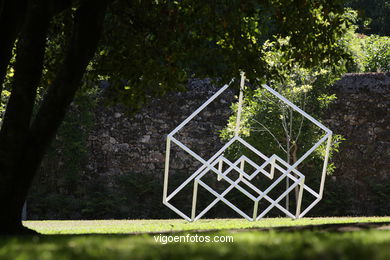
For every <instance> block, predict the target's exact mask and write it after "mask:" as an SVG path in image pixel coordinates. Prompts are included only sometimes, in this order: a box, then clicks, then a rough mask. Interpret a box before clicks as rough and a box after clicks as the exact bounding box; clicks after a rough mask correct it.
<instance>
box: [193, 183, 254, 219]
mask: <svg viewBox="0 0 390 260" xmlns="http://www.w3.org/2000/svg"><path fill="white" fill-rule="evenodd" d="M199 184H200V185H201V186H202V187H203V188H205V189H206V190H208V191H209V192H210V193H212V194H213V195H214V196H215V197H217V198H219V199H220V200H222V201H223V202H224V203H225V204H226V205H228V206H229V207H231V208H232V209H233V210H235V211H236V212H237V213H238V214H240V215H241V216H243V217H244V218H246V219H247V220H249V221H251V218H250V217H249V216H248V215H247V214H245V213H244V212H243V211H242V210H240V209H239V208H237V207H236V206H235V205H233V204H232V203H231V202H230V201H228V200H227V199H225V198H224V197H222V196H221V195H219V194H218V193H217V192H216V191H214V190H213V189H212V188H210V187H209V186H208V185H207V184H205V183H204V182H203V181H199Z"/></svg>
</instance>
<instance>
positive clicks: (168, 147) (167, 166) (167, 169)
mask: <svg viewBox="0 0 390 260" xmlns="http://www.w3.org/2000/svg"><path fill="white" fill-rule="evenodd" d="M170 151H171V140H170V138H169V137H168V138H167V145H166V151H165V170H164V191H163V202H165V201H166V199H167V193H168V173H169V159H170Z"/></svg>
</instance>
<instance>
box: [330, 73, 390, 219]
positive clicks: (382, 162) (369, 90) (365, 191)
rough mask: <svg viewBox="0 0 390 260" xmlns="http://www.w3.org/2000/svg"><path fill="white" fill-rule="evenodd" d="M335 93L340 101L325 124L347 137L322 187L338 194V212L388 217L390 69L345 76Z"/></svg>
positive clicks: (389, 190) (389, 207) (333, 107)
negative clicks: (332, 171)
mask: <svg viewBox="0 0 390 260" xmlns="http://www.w3.org/2000/svg"><path fill="white" fill-rule="evenodd" d="M334 91H335V93H336V94H337V97H338V100H337V101H336V103H335V104H334V105H333V106H332V107H331V110H330V118H329V119H327V120H326V121H325V122H326V124H327V125H329V126H330V128H331V129H332V130H333V131H334V132H335V133H339V134H342V135H343V136H344V137H345V138H346V140H345V141H344V142H343V143H342V145H341V147H340V153H338V154H336V158H335V163H336V166H337V169H336V171H335V173H334V175H333V176H332V177H331V178H328V180H329V181H328V183H327V187H326V190H329V191H330V192H331V193H338V195H337V196H338V201H340V202H341V204H340V207H339V208H342V211H344V212H341V211H340V212H339V213H338V214H348V215H388V214H389V213H390V204H389V203H388V198H389V196H390V73H369V74H347V75H345V76H344V77H343V78H342V79H341V80H340V81H338V82H337V83H336V84H335V86H334ZM325 199H326V195H325ZM335 211H336V212H337V210H335Z"/></svg>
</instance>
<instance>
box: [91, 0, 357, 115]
mask: <svg viewBox="0 0 390 260" xmlns="http://www.w3.org/2000/svg"><path fill="white" fill-rule="evenodd" d="M145 10H148V12H145ZM351 22H352V20H351V17H348V16H345V15H343V7H342V2H341V1H306V0H305V1H301V2H300V4H291V2H290V1H287V0H269V1H263V2H259V1H255V0H251V1H245V2H242V1H239V0H234V1H229V2H228V3H227V2H223V1H222V2H219V1H213V2H212V3H210V2H209V1H205V0H203V1H115V3H114V4H113V5H112V6H111V7H110V10H109V12H108V14H107V17H106V26H105V33H104V34H103V38H102V41H101V45H100V48H99V50H98V52H97V55H96V57H95V59H94V62H93V63H92V64H91V66H90V70H89V73H92V74H94V75H98V77H99V78H100V79H104V80H108V81H109V82H110V86H109V87H108V89H107V91H106V94H107V97H109V98H110V100H111V102H117V101H119V102H122V103H125V104H127V105H128V106H129V107H131V108H133V109H134V110H136V109H137V108H139V107H140V106H141V105H142V104H143V103H144V102H145V101H146V99H147V98H148V97H150V96H155V95H162V94H164V93H166V92H168V91H172V90H182V89H184V85H185V82H186V80H187V78H188V77H200V78H202V77H210V78H218V79H220V80H221V81H223V82H225V81H229V80H230V79H231V78H232V77H234V76H236V75H237V74H238V72H239V71H240V70H244V71H245V72H246V73H247V75H248V76H249V77H251V75H253V76H257V75H259V74H269V73H272V72H273V71H269V70H266V69H265V65H266V64H265V63H264V60H263V59H261V58H260V59H259V57H261V55H262V48H261V46H262V44H263V43H264V42H265V41H267V40H269V39H273V37H274V36H277V37H278V38H279V37H283V38H285V37H288V38H289V39H290V47H291V51H290V54H291V56H292V57H293V58H294V59H297V60H300V61H301V63H302V64H304V65H305V66H311V65H313V64H318V63H319V62H321V63H323V64H332V63H334V62H335V61H337V60H338V59H339V57H344V56H346V55H347V54H346V53H345V51H344V49H343V48H341V47H340V46H339V39H340V36H341V35H342V34H343V33H344V32H345V30H346V28H347V27H348V26H349V25H350V24H351ZM118 28H120V30H118Z"/></svg>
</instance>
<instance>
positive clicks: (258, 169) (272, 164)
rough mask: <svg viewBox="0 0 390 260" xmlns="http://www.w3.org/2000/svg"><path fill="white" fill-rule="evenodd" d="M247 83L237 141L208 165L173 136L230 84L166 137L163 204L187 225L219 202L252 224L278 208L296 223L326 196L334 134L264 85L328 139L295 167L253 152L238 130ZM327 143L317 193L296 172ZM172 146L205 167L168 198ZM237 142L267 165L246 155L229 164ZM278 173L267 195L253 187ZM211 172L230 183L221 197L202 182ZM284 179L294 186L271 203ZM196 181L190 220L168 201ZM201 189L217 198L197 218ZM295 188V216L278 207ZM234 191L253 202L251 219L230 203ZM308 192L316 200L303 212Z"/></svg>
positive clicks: (303, 177) (240, 103) (198, 170)
mask: <svg viewBox="0 0 390 260" xmlns="http://www.w3.org/2000/svg"><path fill="white" fill-rule="evenodd" d="M244 82H245V75H244V73H241V82H240V93H239V100H238V109H237V121H236V129H235V135H234V137H233V138H232V139H231V140H229V141H228V142H227V143H226V144H225V145H224V146H223V147H222V148H221V149H220V150H219V151H217V152H216V153H215V154H214V155H213V156H212V157H211V158H210V159H208V160H207V161H206V160H205V159H203V158H202V157H200V156H199V155H198V154H196V153H195V152H194V151H192V150H191V149H190V148H188V147H187V146H185V145H184V144H183V143H182V142H180V141H179V140H177V139H176V138H175V137H174V136H175V134H176V133H177V132H178V131H179V130H180V129H182V128H183V127H184V126H185V125H186V124H188V122H190V121H191V120H192V119H193V118H194V117H195V116H196V115H198V114H199V113H200V112H201V111H202V110H203V109H204V108H205V107H206V106H208V105H209V104H210V103H211V102H212V101H214V100H215V99H216V98H217V97H218V96H219V95H221V93H222V92H224V91H225V90H226V89H227V88H229V86H230V84H231V83H229V84H227V85H225V86H223V87H222V88H221V89H220V90H219V91H218V92H216V93H215V94H214V95H213V96H212V97H211V98H209V99H208V100H207V101H206V102H205V103H204V104H202V105H201V106H200V107H199V108H198V109H197V110H195V111H194V112H193V113H192V114H191V115H190V116H189V117H188V118H186V119H185V120H184V121H183V122H182V123H181V124H180V125H179V126H177V127H176V128H175V129H174V130H173V131H172V132H171V133H169V134H168V136H167V144H166V158H165V173H164V190H163V203H164V204H165V205H166V206H167V207H169V208H170V209H171V210H173V211H174V212H176V213H177V214H178V215H179V216H181V217H183V218H184V219H185V220H187V221H196V220H198V219H200V218H201V217H202V216H203V215H204V214H206V213H207V212H208V211H209V210H210V209H211V208H212V207H213V206H214V205H215V204H217V203H218V202H219V201H221V202H223V203H225V204H226V205H228V206H229V207H230V208H232V209H233V210H234V211H236V212H237V213H238V214H240V215H241V216H243V217H244V218H246V219H247V220H249V221H255V220H259V219H261V218H262V217H264V216H265V215H266V214H267V213H268V212H269V211H270V210H271V209H272V208H274V207H276V208H278V209H279V210H281V211H282V212H284V213H285V214H286V215H287V216H289V217H291V218H293V219H296V218H301V217H303V216H305V215H306V214H307V213H308V212H309V210H311V209H312V208H313V207H314V206H315V205H316V204H317V203H318V202H319V201H320V200H321V199H322V195H323V192H324V184H325V176H326V169H327V165H328V158H329V149H330V146H331V140H332V131H331V130H329V129H328V128H327V127H325V126H324V125H323V124H321V123H320V122H318V121H317V120H315V119H314V118H313V117H311V116H310V115H308V114H307V113H306V112H304V111H303V110H301V109H300V108H298V107H297V106H296V105H294V104H293V103H291V102H290V101H289V100H287V99H286V98H285V97H283V96H282V95H280V94H279V93H278V92H276V91H275V90H273V89H272V88H270V87H269V86H267V85H264V84H263V85H262V87H263V88H264V89H266V90H267V91H269V92H270V93H271V94H273V95H274V96H276V97H277V98H278V99H280V100H281V101H282V102H284V103H285V104H286V105H288V106H290V107H291V108H292V109H293V110H295V111H296V112H298V113H299V114H301V115H302V116H304V117H305V118H306V119H308V120H310V121H311V122H312V123H314V124H315V125H317V126H318V127H319V128H321V129H322V130H324V131H325V135H324V136H323V137H322V138H321V139H320V140H319V141H318V142H317V143H316V144H314V145H313V147H311V148H310V149H309V150H308V151H307V152H306V153H305V154H304V155H303V156H302V157H301V158H299V159H298V160H297V161H296V162H295V163H294V164H293V165H290V164H288V163H287V162H285V161H284V160H283V159H281V158H280V157H279V156H277V155H276V154H273V155H272V156H270V157H267V156H265V155H264V154H263V153H261V152H260V151H258V150H257V149H256V148H254V147H253V146H252V145H251V144H249V143H248V142H246V141H245V140H243V139H242V138H241V137H240V136H239V129H240V121H241V112H242V103H243V87H244ZM325 141H326V142H327V143H326V150H325V158H324V163H323V168H322V174H321V182H320V187H319V190H318V192H316V191H315V190H314V189H312V188H310V187H309V186H308V185H307V184H306V183H305V176H304V175H303V174H302V173H300V172H299V171H298V170H297V166H298V165H299V164H300V163H301V162H302V161H303V160H305V159H306V158H307V157H308V156H309V155H310V154H311V153H312V152H313V151H314V150H315V149H317V148H318V147H319V146H320V145H321V144H322V143H324V142H325ZM171 142H173V143H175V144H176V145H178V146H179V147H180V148H181V149H183V150H184V151H186V152H187V153H188V154H190V155H191V156H192V157H194V158H195V159H196V160H198V161H199V162H201V163H202V166H200V167H199V168H198V169H197V170H196V171H195V172H194V173H193V174H192V175H191V176H189V177H188V178H187V179H186V180H185V181H184V182H183V183H182V184H181V185H180V186H179V187H177V188H176V189H175V190H174V191H173V192H171V193H170V194H168V178H169V162H170V150H171ZM234 142H240V143H241V144H242V145H244V146H245V147H247V148H248V149H249V150H251V151H252V152H253V153H254V154H256V155H257V156H259V157H261V158H262V159H263V160H265V162H264V163H263V164H261V165H258V164H256V163H255V162H253V161H252V160H250V159H249V158H248V157H246V156H245V155H242V156H241V157H240V158H239V159H238V160H236V161H235V162H231V161H229V160H228V159H227V158H225V157H224V155H223V153H224V151H225V150H226V149H227V148H228V147H229V146H230V145H232V144H233V143H234ZM223 164H226V165H227V166H228V168H227V169H226V170H224V171H223V170H222V169H223V167H222V166H223ZM245 164H249V165H251V168H252V169H255V170H254V171H253V172H252V173H248V172H246V171H245V170H244V169H245ZM267 166H269V168H270V170H269V172H268V171H266V170H265V168H266V167H267ZM275 169H277V170H278V171H280V172H281V175H280V176H279V177H278V178H277V179H276V180H274V181H273V183H272V184H271V185H270V186H269V187H268V188H267V189H265V190H264V191H262V190H260V189H259V188H258V187H256V186H255V185H253V184H252V183H251V180H252V179H253V178H254V177H255V176H256V175H258V174H263V175H265V176H266V177H268V178H269V179H273V178H274V171H275ZM233 170H234V171H236V172H238V173H239V177H238V178H237V179H236V180H232V179H231V178H229V176H228V174H229V172H231V171H233ZM208 172H213V173H215V174H216V175H217V178H218V180H219V181H220V180H225V181H227V182H228V183H229V184H230V186H229V187H228V188H226V189H225V190H224V191H223V192H222V193H218V192H217V191H215V190H214V189H212V188H211V187H210V186H209V185H207V184H206V183H205V182H203V181H202V177H203V176H204V175H206V173H208ZM284 178H289V180H291V181H292V184H291V185H290V186H289V187H288V188H287V189H286V190H285V191H284V193H282V194H281V195H280V196H279V197H278V198H277V199H275V200H274V199H272V198H270V197H269V196H268V193H269V192H270V191H271V190H272V189H273V188H274V187H275V186H276V185H277V184H278V183H280V182H281V181H282V180H283V179H284ZM192 181H194V188H193V199H192V212H191V216H187V215H186V214H184V213H183V212H182V211H180V210H179V209H178V208H176V207H175V206H173V205H172V204H171V203H170V202H169V201H170V200H171V199H172V198H173V197H174V196H175V195H176V194H177V193H178V192H179V191H181V190H182V189H183V188H184V187H185V186H186V185H188V184H189V183H191V182H192ZM240 183H243V184H245V186H246V187H249V188H250V189H251V190H252V192H254V193H255V194H257V196H254V195H253V194H252V193H250V192H248V191H247V190H246V189H244V188H243V187H242V186H240ZM199 185H201V186H202V187H203V188H205V189H206V190H207V191H209V192H210V193H211V194H212V195H214V196H215V197H216V198H215V199H214V200H213V201H212V202H211V203H210V204H209V205H208V206H207V207H206V208H205V209H204V210H203V211H201V212H200V213H199V214H196V205H197V197H198V186H199ZM296 187H299V192H298V198H297V203H296V208H295V212H290V211H289V210H288V209H286V208H285V207H283V206H282V205H280V204H279V202H280V201H281V200H282V199H283V198H284V197H286V196H287V194H289V193H290V192H291V191H292V190H293V189H295V188H296ZM233 188H236V189H238V190H239V191H241V192H242V193H243V194H244V195H246V196H247V197H248V198H249V199H251V200H252V201H253V214H252V215H251V216H250V215H248V214H246V213H245V212H243V211H242V210H240V209H239V208H238V207H237V206H235V205H233V204H232V203H231V202H230V201H229V200H227V199H226V198H225V196H226V194H228V193H229V192H230V191H231V190H232V189H233ZM304 190H306V191H307V192H309V193H310V194H312V195H313V196H314V197H315V198H316V199H315V200H314V201H313V202H312V203H311V204H310V205H308V206H307V207H306V208H305V209H302V208H301V207H302V194H303V191H304ZM262 199H265V200H267V201H268V202H269V203H270V205H269V206H268V207H267V208H266V209H265V210H263V211H262V212H258V205H259V201H261V200H262Z"/></svg>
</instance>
